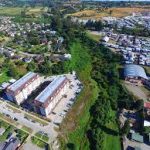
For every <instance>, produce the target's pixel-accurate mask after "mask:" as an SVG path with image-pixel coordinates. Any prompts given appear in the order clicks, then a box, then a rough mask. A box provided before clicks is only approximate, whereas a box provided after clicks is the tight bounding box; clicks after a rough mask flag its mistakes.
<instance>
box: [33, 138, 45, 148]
mask: <svg viewBox="0 0 150 150" xmlns="http://www.w3.org/2000/svg"><path fill="white" fill-rule="evenodd" d="M31 141H32V143H33V144H35V145H37V146H38V147H40V148H45V147H46V146H47V143H45V142H43V141H41V140H40V139H38V138H36V137H31Z"/></svg>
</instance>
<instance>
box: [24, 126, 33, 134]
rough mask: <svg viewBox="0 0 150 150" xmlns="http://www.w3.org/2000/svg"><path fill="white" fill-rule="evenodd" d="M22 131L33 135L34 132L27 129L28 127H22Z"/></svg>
mask: <svg viewBox="0 0 150 150" xmlns="http://www.w3.org/2000/svg"><path fill="white" fill-rule="evenodd" d="M22 130H23V131H26V132H28V133H32V132H33V130H32V129H31V128H29V127H27V126H23V127H22Z"/></svg>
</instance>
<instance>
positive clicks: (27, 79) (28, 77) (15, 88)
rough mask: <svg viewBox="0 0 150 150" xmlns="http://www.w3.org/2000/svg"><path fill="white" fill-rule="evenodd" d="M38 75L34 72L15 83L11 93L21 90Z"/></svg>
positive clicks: (11, 87)
mask: <svg viewBox="0 0 150 150" xmlns="http://www.w3.org/2000/svg"><path fill="white" fill-rule="evenodd" d="M35 75H36V73H34V72H29V73H27V74H26V75H25V76H23V77H22V78H20V79H19V80H17V81H16V82H15V83H13V84H12V85H11V86H10V87H9V89H10V90H11V91H16V90H17V89H18V88H20V87H21V86H22V85H24V84H25V83H26V82H28V81H29V80H30V79H31V78H33V77H34V76H35Z"/></svg>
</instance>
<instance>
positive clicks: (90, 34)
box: [87, 31, 102, 42]
mask: <svg viewBox="0 0 150 150" xmlns="http://www.w3.org/2000/svg"><path fill="white" fill-rule="evenodd" d="M87 36H88V37H89V38H91V39H93V40H95V41H96V42H99V41H100V39H101V38H102V36H101V35H96V34H93V33H92V32H90V31H87Z"/></svg>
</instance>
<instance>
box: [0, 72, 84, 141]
mask: <svg viewBox="0 0 150 150" xmlns="http://www.w3.org/2000/svg"><path fill="white" fill-rule="evenodd" d="M66 76H67V78H68V79H69V81H70V86H69V88H68V89H67V92H66V94H65V95H62V99H61V100H60V101H59V103H58V104H57V105H56V107H55V108H54V110H53V112H52V113H51V114H50V115H49V116H48V118H50V120H51V122H46V123H47V125H45V126H43V125H42V124H40V123H39V122H35V121H32V120H31V119H28V118H27V117H25V116H26V115H31V117H36V116H33V115H32V114H30V113H29V112H26V111H24V110H22V109H18V108H16V109H18V112H14V111H13V110H12V109H11V108H10V107H8V106H11V104H9V103H7V102H6V101H3V102H1V103H0V113H2V114H3V115H7V116H9V117H10V118H12V119H13V120H15V121H16V122H17V123H18V128H21V127H22V126H24V125H25V126H27V127H29V128H31V129H32V130H33V132H32V134H35V133H37V132H39V131H43V132H44V133H47V135H48V137H49V142H52V141H54V140H55V138H56V137H57V135H58V133H57V131H56V130H55V129H56V128H57V127H59V124H60V123H61V122H62V120H63V118H64V117H65V115H66V114H67V112H68V111H69V109H71V107H72V105H73V104H74V102H75V101H76V96H77V95H78V94H79V93H80V91H81V89H82V85H81V83H80V81H79V80H78V79H77V77H76V76H75V75H72V74H67V75H66ZM12 107H13V106H12ZM36 118H37V117H36ZM38 119H40V118H38ZM43 121H44V120H43Z"/></svg>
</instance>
